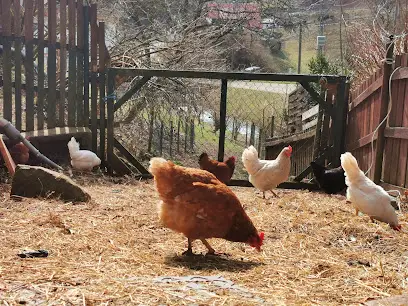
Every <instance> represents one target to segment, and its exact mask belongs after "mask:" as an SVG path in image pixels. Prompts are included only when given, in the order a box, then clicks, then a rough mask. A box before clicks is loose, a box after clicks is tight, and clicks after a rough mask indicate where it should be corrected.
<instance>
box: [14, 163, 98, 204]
mask: <svg viewBox="0 0 408 306" xmlns="http://www.w3.org/2000/svg"><path fill="white" fill-rule="evenodd" d="M11 195H12V196H13V195H14V196H21V197H28V198H34V197H47V198H51V197H52V198H60V199H62V200H64V201H72V202H87V201H89V200H90V199H91V196H90V195H89V194H88V193H87V192H86V191H85V190H83V189H82V188H81V187H80V186H79V185H78V184H76V183H75V182H74V181H73V180H71V179H70V178H69V177H67V176H66V175H64V174H62V173H58V172H56V171H53V170H49V169H46V168H43V167H36V166H28V165H17V167H16V173H15V174H14V177H13V183H12V185H11Z"/></svg>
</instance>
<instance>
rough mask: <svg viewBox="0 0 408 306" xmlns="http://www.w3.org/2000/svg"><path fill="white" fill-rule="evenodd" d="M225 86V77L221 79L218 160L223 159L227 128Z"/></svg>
mask: <svg viewBox="0 0 408 306" xmlns="http://www.w3.org/2000/svg"><path fill="white" fill-rule="evenodd" d="M227 88H228V83H227V80H226V79H222V80H221V100H220V138H219V140H218V161H221V162H222V161H224V146H225V130H226V129H227V120H226V117H227Z"/></svg>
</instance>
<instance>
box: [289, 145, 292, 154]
mask: <svg viewBox="0 0 408 306" xmlns="http://www.w3.org/2000/svg"><path fill="white" fill-rule="evenodd" d="M288 149H289V152H290V153H292V146H291V145H288Z"/></svg>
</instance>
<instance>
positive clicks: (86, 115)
mask: <svg viewBox="0 0 408 306" xmlns="http://www.w3.org/2000/svg"><path fill="white" fill-rule="evenodd" d="M83 18H84V71H85V74H84V124H86V125H85V126H88V124H89V119H90V118H89V85H90V80H89V76H90V71H89V6H88V5H86V6H85V7H84V13H83Z"/></svg>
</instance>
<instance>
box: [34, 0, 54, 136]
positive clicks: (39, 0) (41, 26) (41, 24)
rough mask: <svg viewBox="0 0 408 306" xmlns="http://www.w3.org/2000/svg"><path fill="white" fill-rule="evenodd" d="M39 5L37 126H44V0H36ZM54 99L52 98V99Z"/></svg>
mask: <svg viewBox="0 0 408 306" xmlns="http://www.w3.org/2000/svg"><path fill="white" fill-rule="evenodd" d="M36 1H37V7H38V16H37V18H38V19H37V20H38V84H37V86H38V94H37V108H38V112H37V128H38V129H43V128H44V112H43V109H44V101H45V90H44V80H45V71H44V69H45V63H44V51H45V50H44V47H45V45H44V0H36ZM48 84H49V83H48ZM51 101H52V100H51Z"/></svg>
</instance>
